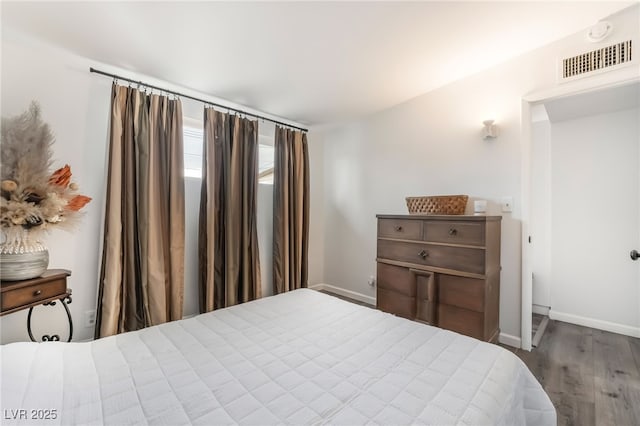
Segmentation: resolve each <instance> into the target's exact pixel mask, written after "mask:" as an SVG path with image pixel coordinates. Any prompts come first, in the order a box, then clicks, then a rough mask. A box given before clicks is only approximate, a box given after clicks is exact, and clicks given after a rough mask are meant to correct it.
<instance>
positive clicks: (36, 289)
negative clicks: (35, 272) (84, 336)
mask: <svg viewBox="0 0 640 426" xmlns="http://www.w3.org/2000/svg"><path fill="white" fill-rule="evenodd" d="M70 275H71V272H70V271H67V270H65V269H49V270H47V271H45V273H44V274H42V276H40V277H36V278H31V279H28V280H21V281H2V282H0V287H1V289H2V290H1V291H2V292H1V295H2V301H1V302H0V305H1V310H0V316H2V315H6V314H11V313H13V312H18V311H21V310H23V309H27V308H28V309H29V314H28V315H27V331H28V332H29V338H30V339H31V340H32V341H34V342H35V341H36V339H35V338H34V337H33V334H32V332H31V313H32V312H33V308H34V307H36V306H39V305H46V306H52V305H55V304H56V303H57V302H58V301H59V302H60V304H61V305H62V306H63V307H64V309H65V311H66V313H67V318H68V320H69V339H68V340H67V341H68V342H70V341H71V338H72V337H73V321H72V318H71V313H70V312H69V308H68V307H67V305H68V304H69V303H71V289H70V288H68V286H67V277H69V276H70ZM42 340H43V341H54V340H55V341H58V340H60V336H59V335H57V334H52V335H44V336H43V337H42Z"/></svg>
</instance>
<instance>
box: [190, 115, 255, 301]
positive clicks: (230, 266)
mask: <svg viewBox="0 0 640 426" xmlns="http://www.w3.org/2000/svg"><path fill="white" fill-rule="evenodd" d="M203 145H204V146H203V163H202V190H201V194H200V225H199V226H200V227H199V236H198V238H199V241H198V247H199V262H198V263H199V290H200V312H202V313H204V312H209V311H212V310H214V309H219V308H224V307H227V306H232V305H236V304H238V303H243V302H248V301H250V300H254V299H258V298H260V297H261V284H260V259H259V254H258V225H257V224H258V221H257V204H258V201H257V196H258V192H257V191H258V123H257V122H256V121H251V120H248V119H245V118H241V117H239V116H237V115H229V114H225V113H222V112H219V111H216V110H214V109H212V108H207V109H205V112H204V144H203Z"/></svg>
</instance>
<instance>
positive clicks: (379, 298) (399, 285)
mask: <svg viewBox="0 0 640 426" xmlns="http://www.w3.org/2000/svg"><path fill="white" fill-rule="evenodd" d="M377 282H378V286H377V287H378V289H377V291H376V305H377V307H378V309H380V310H382V311H385V312H389V313H390V314H394V315H398V316H401V317H404V318H408V319H414V318H415V317H416V282H415V276H414V275H413V274H412V273H411V271H410V270H409V268H402V267H399V266H393V265H387V264H385V263H378V279H377Z"/></svg>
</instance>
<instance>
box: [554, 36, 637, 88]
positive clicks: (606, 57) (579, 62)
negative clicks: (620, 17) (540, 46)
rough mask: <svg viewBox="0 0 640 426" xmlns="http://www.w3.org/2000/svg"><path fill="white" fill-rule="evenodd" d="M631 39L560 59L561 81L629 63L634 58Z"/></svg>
mask: <svg viewBox="0 0 640 426" xmlns="http://www.w3.org/2000/svg"><path fill="white" fill-rule="evenodd" d="M631 41H632V40H627V41H623V42H621V43H616V44H612V45H610V46H606V47H602V48H600V49H595V50H592V51H590V52H587V53H583V54H580V55H576V56H571V57H569V58H564V59H562V63H561V77H562V78H561V81H567V80H573V79H575V78H580V77H587V76H589V75H591V74H593V73H596V72H602V71H609V70H611V69H614V68H618V67H619V66H620V65H626V64H630V63H631V61H632V60H633V59H634V58H633V57H632V53H633V46H632V43H631Z"/></svg>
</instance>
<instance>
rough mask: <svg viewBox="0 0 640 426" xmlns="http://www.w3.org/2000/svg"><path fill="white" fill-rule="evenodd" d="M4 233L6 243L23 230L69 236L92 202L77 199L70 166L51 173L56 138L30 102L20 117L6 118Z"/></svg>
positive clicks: (0, 209)
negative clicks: (53, 231)
mask: <svg viewBox="0 0 640 426" xmlns="http://www.w3.org/2000/svg"><path fill="white" fill-rule="evenodd" d="M1 134H2V141H1V144H2V145H1V147H2V149H1V155H0V167H1V168H0V176H1V178H2V181H1V182H0V189H1V191H0V195H1V196H0V227H1V228H2V231H3V232H4V233H5V235H6V241H7V242H9V241H12V240H16V239H19V238H20V235H21V234H22V233H23V230H25V229H27V230H29V233H30V234H31V237H32V238H34V239H40V238H41V237H42V233H43V232H45V231H46V230H48V229H50V228H51V227H52V226H55V227H60V228H64V229H67V230H70V229H71V228H72V227H73V226H74V224H75V223H76V222H77V220H78V218H79V216H80V215H81V213H80V209H82V207H84V206H85V205H86V204H87V203H88V202H89V201H91V198H89V197H86V196H84V195H81V194H79V193H78V192H77V191H78V184H77V183H75V182H72V181H71V176H72V175H71V168H70V167H69V166H68V165H65V166H64V167H62V168H60V169H58V170H55V171H54V172H53V173H52V172H51V171H50V169H51V166H52V159H51V157H52V150H51V146H52V145H53V143H54V140H55V139H54V137H53V134H52V132H51V129H50V128H49V126H48V125H47V124H46V123H44V122H43V121H42V119H41V118H40V107H39V106H38V104H37V103H36V102H32V103H31V105H30V107H29V109H28V110H27V111H26V112H24V113H23V114H22V115H19V116H17V117H11V118H4V117H3V118H2V132H1Z"/></svg>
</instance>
